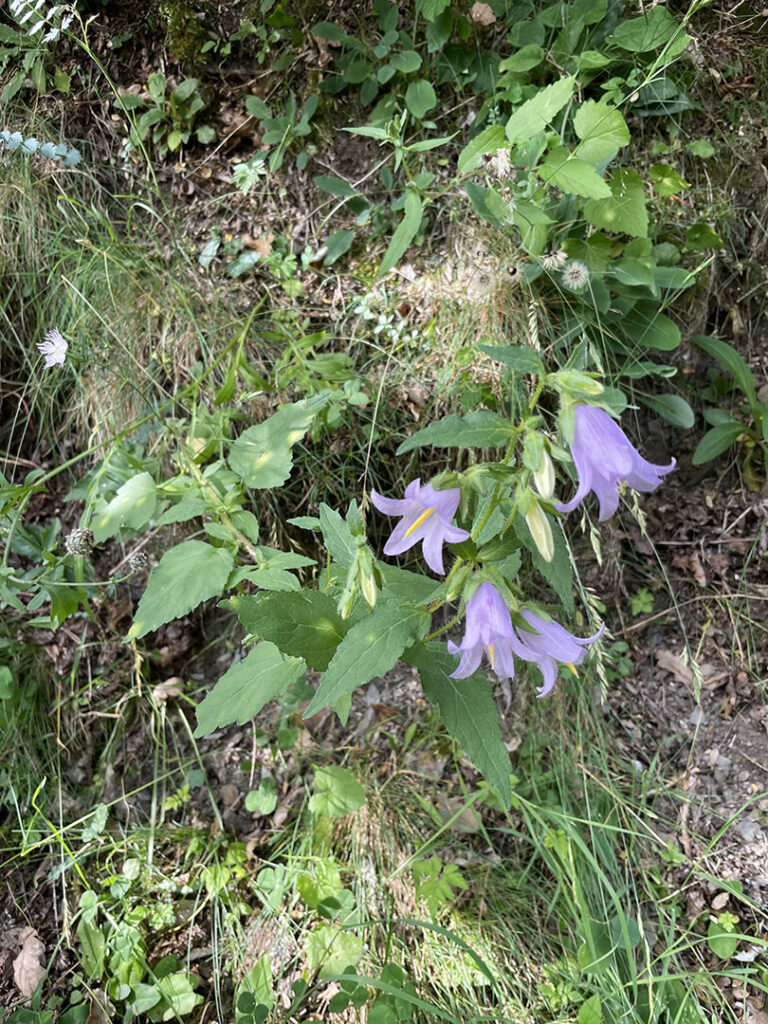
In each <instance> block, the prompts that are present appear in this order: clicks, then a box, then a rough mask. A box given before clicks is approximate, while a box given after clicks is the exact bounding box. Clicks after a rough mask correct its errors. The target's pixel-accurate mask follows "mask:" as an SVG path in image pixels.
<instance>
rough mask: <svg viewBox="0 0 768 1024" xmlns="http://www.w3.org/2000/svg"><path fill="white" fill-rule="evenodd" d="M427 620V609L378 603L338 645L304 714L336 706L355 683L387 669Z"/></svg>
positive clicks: (423, 630)
mask: <svg viewBox="0 0 768 1024" xmlns="http://www.w3.org/2000/svg"><path fill="white" fill-rule="evenodd" d="M429 621H430V616H429V615H428V614H427V612H425V611H424V610H423V609H421V608H416V607H414V606H413V605H407V604H405V605H404V604H403V603H402V602H400V601H393V602H382V603H380V604H378V605H377V606H376V608H375V609H374V611H372V612H371V614H370V615H366V616H365V618H363V619H361V620H360V621H359V622H357V623H355V625H354V626H352V628H351V629H350V630H349V632H348V633H347V635H346V636H345V637H344V639H343V640H342V641H341V643H340V644H339V646H338V648H337V649H336V653H335V654H334V656H333V658H332V659H331V662H330V664H329V666H328V669H327V671H326V672H325V674H324V675H323V678H322V680H321V682H320V686H319V687H318V690H317V693H316V694H315V696H314V698H313V700H312V703H311V704H310V705H309V707H308V708H307V710H306V712H305V713H304V717H305V718H309V717H311V716H312V715H314V714H315V713H316V712H318V711H320V709H321V708H324V707H328V706H337V705H338V704H339V702H340V701H342V700H343V698H345V697H347V696H348V695H349V694H351V693H352V691H353V690H356V689H357V688H358V687H359V686H363V685H364V684H365V683H367V682H370V680H371V679H373V678H374V677H376V676H382V675H384V673H385V672H389V670H390V669H391V668H392V667H393V666H394V665H395V663H396V661H397V659H398V658H399V657H400V655H401V654H402V653H403V651H404V650H405V648H406V647H410V646H411V645H412V644H413V643H414V642H415V641H417V640H420V639H421V638H422V637H423V636H424V634H425V633H426V631H427V629H428V628H429Z"/></svg>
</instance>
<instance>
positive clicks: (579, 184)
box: [536, 146, 613, 199]
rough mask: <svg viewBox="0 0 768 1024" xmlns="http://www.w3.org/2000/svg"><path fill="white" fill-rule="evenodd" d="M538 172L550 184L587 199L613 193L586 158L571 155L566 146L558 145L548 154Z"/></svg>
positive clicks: (609, 195) (599, 197) (608, 195)
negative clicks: (581, 158)
mask: <svg viewBox="0 0 768 1024" xmlns="http://www.w3.org/2000/svg"><path fill="white" fill-rule="evenodd" d="M536 170H537V173H538V175H539V177H540V178H541V180H542V181H545V182H547V184H548V185H556V186H557V187H558V188H561V189H562V190H563V191H564V192H570V193H571V194H572V195H576V196H585V197H586V198H587V199H605V198H606V197H611V196H612V195H613V193H612V192H611V189H610V188H609V186H608V183H607V182H606V181H604V180H603V179H602V178H601V177H600V175H599V174H598V173H597V171H596V170H595V168H594V167H593V166H592V165H591V164H588V163H587V162H586V161H585V160H580V159H579V158H578V157H575V156H571V154H570V153H569V152H568V150H567V149H566V148H565V147H564V146H558V147H557V148H556V149H553V150H552V151H551V152H550V153H548V154H547V158H546V160H545V161H544V162H543V163H542V164H540V165H539V167H537V169H536Z"/></svg>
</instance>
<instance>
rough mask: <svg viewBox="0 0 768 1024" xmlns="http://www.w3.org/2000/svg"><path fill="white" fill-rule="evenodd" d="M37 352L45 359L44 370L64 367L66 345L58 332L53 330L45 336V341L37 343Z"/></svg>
mask: <svg viewBox="0 0 768 1024" xmlns="http://www.w3.org/2000/svg"><path fill="white" fill-rule="evenodd" d="M37 348H38V351H39V352H40V353H41V354H42V355H43V356H44V357H45V368H46V369H48V367H50V366H56V365H57V364H58V365H59V366H63V365H64V360H65V359H66V358H67V348H68V345H67V343H66V341H65V340H64V339H63V338H62V336H61V335H60V334H59V332H58V331H57V330H56V328H55V327H54V329H53V330H52V331H48V333H47V334H46V335H45V341H41V342H38V345H37Z"/></svg>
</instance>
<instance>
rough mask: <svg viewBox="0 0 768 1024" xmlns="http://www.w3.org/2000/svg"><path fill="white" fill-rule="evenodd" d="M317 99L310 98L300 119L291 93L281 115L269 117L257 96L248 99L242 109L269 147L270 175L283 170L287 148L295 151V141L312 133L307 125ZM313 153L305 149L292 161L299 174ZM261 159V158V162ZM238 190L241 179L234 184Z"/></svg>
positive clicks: (309, 147)
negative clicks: (255, 124) (256, 124)
mask: <svg viewBox="0 0 768 1024" xmlns="http://www.w3.org/2000/svg"><path fill="white" fill-rule="evenodd" d="M319 99H320V98H319V96H318V95H317V94H315V95H314V96H310V97H309V99H308V100H307V102H306V103H305V105H304V109H303V111H302V112H301V116H299V115H298V112H297V107H296V97H295V96H294V95H293V93H291V94H290V96H289V97H288V102H287V103H286V106H285V111H284V112H283V113H282V114H278V115H273V114H272V112H271V111H270V109H269V107H268V106H267V105H266V103H265V102H264V101H263V100H262V99H260V98H259V97H258V96H248V97H246V100H245V106H246V109H247V111H248V113H249V114H251V115H252V116H253V117H256V118H258V120H259V122H260V127H261V131H262V136H261V141H262V142H263V144H264V145H265V146H269V147H270V152H269V156H268V164H269V170H270V171H279V170H280V168H281V167H282V166H283V161H284V159H285V154H286V152H287V151H288V150H289V149H291V148H294V149H295V148H298V147H297V146H296V145H295V143H296V142H297V141H298V140H299V139H303V138H306V137H307V136H308V135H309V134H310V133H311V131H312V128H311V125H310V122H311V120H312V118H313V116H314V114H315V112H316V110H317V105H318V103H319ZM313 153H314V147H312V146H311V145H306V146H305V148H304V149H302V150H301V151H300V152H299V153H298V155H297V157H296V166H297V167H298V169H299V170H300V171H303V170H304V168H305V167H306V166H307V162H308V160H309V157H310V155H312V154H313ZM261 159H263V158H261ZM236 184H238V186H239V187H240V188H241V189H242V191H244V192H245V191H247V190H246V189H245V188H243V184H244V179H243V177H242V175H241V180H240V181H236Z"/></svg>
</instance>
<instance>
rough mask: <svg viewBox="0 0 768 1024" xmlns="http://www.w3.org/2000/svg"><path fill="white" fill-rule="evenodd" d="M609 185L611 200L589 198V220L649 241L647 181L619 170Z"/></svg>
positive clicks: (597, 225)
mask: <svg viewBox="0 0 768 1024" xmlns="http://www.w3.org/2000/svg"><path fill="white" fill-rule="evenodd" d="M655 9H656V8H654V10H655ZM608 184H609V186H610V189H611V197H610V198H609V199H589V200H588V201H587V202H586V203H585V204H584V216H585V217H586V219H587V221H588V222H589V223H590V224H592V225H594V227H596V228H604V229H605V230H607V231H616V232H623V233H624V234H626V235H632V236H633V237H635V238H645V237H646V236H647V235H648V212H647V210H646V208H645V190H644V187H643V179H642V178H641V177H640V175H639V174H638V173H637V171H633V170H632V169H631V168H629V167H617V168H616V170H615V171H614V172H613V174H612V175H611V177H610V179H609V181H608Z"/></svg>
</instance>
